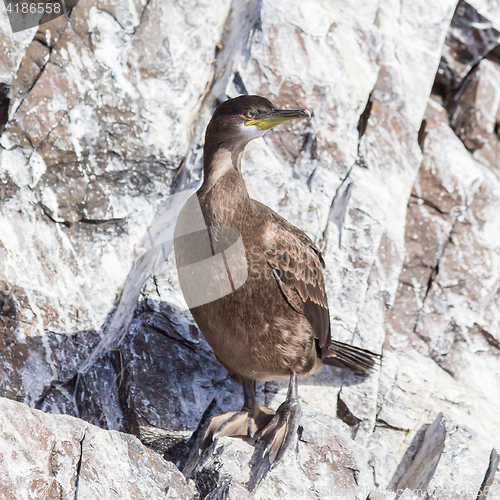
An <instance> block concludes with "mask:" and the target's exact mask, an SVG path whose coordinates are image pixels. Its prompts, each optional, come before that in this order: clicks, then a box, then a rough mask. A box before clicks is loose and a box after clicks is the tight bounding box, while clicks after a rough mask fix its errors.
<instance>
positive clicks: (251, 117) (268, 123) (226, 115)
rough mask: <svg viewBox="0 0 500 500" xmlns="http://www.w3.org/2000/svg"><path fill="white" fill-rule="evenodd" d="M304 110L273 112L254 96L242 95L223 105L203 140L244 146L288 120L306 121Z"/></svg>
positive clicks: (265, 102)
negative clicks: (302, 119) (304, 119)
mask: <svg viewBox="0 0 500 500" xmlns="http://www.w3.org/2000/svg"><path fill="white" fill-rule="evenodd" d="M310 117H311V113H309V111H307V109H292V110H283V109H276V107H275V106H274V105H273V103H272V102H271V101H269V100H267V99H266V98H264V97H261V96H258V95H242V96H239V97H235V98H233V99H228V100H227V101H225V102H223V103H222V104H221V105H220V106H219V107H218V108H217V109H216V110H215V113H214V114H213V116H212V119H211V120H210V123H209V124H208V127H207V135H206V140H207V141H210V142H213V143H215V144H222V143H234V144H236V143H245V144H246V143H247V142H248V141H250V140H252V139H256V138H257V137H262V136H263V135H264V134H265V133H266V132H267V130H269V129H271V128H273V127H275V126H276V125H279V124H280V123H283V122H286V121H288V120H296V119H298V118H310Z"/></svg>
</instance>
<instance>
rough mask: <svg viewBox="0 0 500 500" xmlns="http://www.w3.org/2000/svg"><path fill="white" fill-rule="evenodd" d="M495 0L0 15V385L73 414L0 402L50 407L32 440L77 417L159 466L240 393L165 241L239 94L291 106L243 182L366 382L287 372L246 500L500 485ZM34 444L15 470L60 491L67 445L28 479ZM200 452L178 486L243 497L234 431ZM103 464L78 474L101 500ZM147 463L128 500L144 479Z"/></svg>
mask: <svg viewBox="0 0 500 500" xmlns="http://www.w3.org/2000/svg"><path fill="white" fill-rule="evenodd" d="M499 12H500V11H499V9H498V5H497V2H495V1H493V0H491V1H489V0H471V1H470V2H469V3H466V2H464V1H460V2H457V1H453V0H446V1H440V2H435V1H431V0H420V1H418V2H414V1H410V0H403V1H401V2H396V1H394V0H378V1H375V0H373V1H368V2H366V1H359V0H355V1H346V0H334V1H328V2H326V1H323V0H309V1H304V0H301V1H299V0H290V1H287V2H286V3H283V2H281V3H280V2H273V1H271V0H251V1H246V0H232V1H230V0H217V1H215V2H211V1H206V0H189V1H186V2H175V1H167V2H158V1H157V0H151V1H144V0H135V1H133V2H129V3H127V4H124V3H123V2H117V1H115V0H98V1H92V0H80V2H79V3H78V5H77V6H76V7H75V8H74V9H73V11H72V14H71V18H70V19H65V18H63V17H62V18H59V19H57V20H55V21H52V22H51V23H49V24H47V25H44V26H42V27H41V28H40V29H39V30H36V29H31V30H27V31H25V32H20V33H17V34H15V35H12V34H11V33H10V31H9V30H10V29H9V26H8V23H7V17H6V14H5V12H4V11H2V12H0V38H1V39H2V43H3V47H4V48H5V50H4V51H3V52H2V54H0V134H1V136H0V359H1V363H0V395H1V396H5V397H7V398H9V399H11V400H17V401H21V402H24V403H26V404H28V405H29V406H30V407H31V408H38V409H41V410H44V411H45V412H48V413H54V414H56V413H63V414H67V415H72V416H74V417H79V418H80V419H81V420H73V419H70V418H69V417H62V416H61V417H59V416H57V417H56V416H54V417H50V416H49V415H43V417H42V416H41V415H42V414H40V413H38V412H36V411H35V410H28V409H26V408H25V407H20V406H15V408H24V409H23V410H19V412H21V414H23V415H28V416H29V415H31V416H30V417H29V418H30V419H32V418H33V419H34V418H37V419H38V418H39V419H42V420H43V421H45V420H44V419H49V418H54V419H56V420H57V419H60V420H57V422H59V421H61V422H63V421H64V422H72V423H73V424H71V425H72V427H71V428H72V429H73V428H74V429H77V430H74V431H70V430H67V431H66V430H65V429H66V427H64V426H63V425H62V424H61V426H60V433H58V432H55V433H53V437H52V438H50V439H53V440H55V441H57V440H58V439H63V438H64V439H66V438H65V437H64V436H66V434H65V433H66V432H67V433H69V434H67V435H68V436H70V437H68V440H69V441H70V442H71V443H73V444H72V445H71V446H73V448H75V447H76V448H75V449H76V452H78V446H79V443H80V441H81V438H82V436H83V434H82V433H84V432H85V429H87V434H85V436H86V437H85V439H84V440H83V445H84V448H85V450H86V451H85V454H84V455H83V456H84V457H88V459H89V461H90V460H93V461H95V463H96V464H97V463H104V462H102V460H104V459H103V458H102V457H99V456H93V455H92V454H93V453H94V451H92V448H91V445H92V444H94V445H95V446H96V448H95V449H101V448H102V446H106V447H107V448H109V447H110V446H111V444H112V446H111V448H112V450H113V453H117V455H116V460H121V459H120V458H119V457H120V456H121V457H127V456H130V457H131V456H134V457H135V456H136V455H135V454H136V453H138V451H137V450H138V449H139V448H137V447H138V446H139V445H138V444H137V441H136V440H135V439H134V438H132V437H129V438H126V437H123V435H122V434H118V433H116V432H107V431H104V430H97V429H96V428H94V427H91V426H90V424H95V425H97V426H99V427H102V428H104V429H108V430H114V431H123V432H127V433H130V434H134V435H135V436H137V437H139V438H140V439H141V440H142V441H143V443H146V444H147V445H148V446H149V447H151V448H152V449H154V450H156V451H158V452H160V453H162V454H164V456H165V457H166V458H167V459H168V460H169V461H172V462H173V463H174V464H176V465H177V466H179V467H180V468H182V466H183V464H184V462H185V460H186V457H187V455H188V453H189V446H190V441H189V439H190V437H191V436H192V434H193V432H196V430H197V429H198V426H199V423H200V421H203V419H206V418H207V417H208V416H209V415H210V414H214V413H219V412H223V411H229V410H234V409H236V408H238V407H239V406H241V403H242V395H241V390H240V388H239V386H238V385H237V384H236V383H235V382H234V381H232V380H230V379H229V378H228V376H227V373H226V372H225V371H224V370H223V369H222V368H221V367H220V365H219V364H218V363H217V361H216V360H215V358H214V356H213V353H212V352H211V350H210V348H209V347H208V345H207V344H206V342H205V340H204V339H203V337H202V336H201V335H200V333H199V331H198V330H197V328H196V325H195V324H194V322H193V320H192V318H191V316H190V314H189V311H187V310H186V305H185V302H184V300H183V297H182V295H181V293H180V289H179V285H178V282H177V276H176V270H175V265H174V262H173V259H172V255H171V253H170V250H171V246H172V241H171V240H172V229H173V223H174V221H175V214H176V213H177V212H178V210H179V209H180V207H181V206H182V204H183V203H184V201H185V200H186V199H187V196H188V195H189V194H190V193H191V192H192V190H193V189H194V188H196V187H197V185H198V184H199V183H200V180H201V165H202V145H203V140H204V130H205V127H206V124H207V123H208V120H209V119H210V116H211V114H212V112H213V109H214V107H215V106H216V105H217V103H218V102H220V101H222V100H224V99H225V98H226V97H227V96H235V95H238V94H241V93H258V94H261V95H264V96H266V97H268V98H269V99H271V100H272V101H273V102H274V103H275V104H276V105H278V106H284V107H305V108H308V109H310V110H311V112H312V113H313V117H312V119H311V120H309V121H306V120H304V121H301V122H298V123H290V124H289V125H283V126H282V127H281V128H277V129H276V130H273V131H271V132H269V133H268V134H267V135H266V136H265V137H264V138H263V139H259V140H258V141H254V142H252V143H251V144H250V145H249V146H248V148H247V150H246V151H245V155H244V159H243V170H244V175H245V179H246V182H247V185H248V188H249V191H250V192H251V194H252V196H254V197H255V198H257V199H259V200H260V201H262V202H264V203H266V204H267V205H269V206H270V207H271V208H273V209H274V210H276V211H277V212H279V213H280V214H282V215H283V216H284V217H286V218H287V219H288V220H290V222H292V223H294V224H295V225H297V226H298V227H300V228H302V229H303V230H304V231H306V232H307V233H308V235H309V236H310V237H311V238H312V239H313V240H314V241H315V242H316V243H317V244H318V245H319V246H320V247H321V249H322V251H323V252H324V256H325V261H326V263H327V270H326V274H325V279H326V286H327V292H328V299H329V304H330V309H331V324H332V332H333V336H334V337H335V338H336V339H339V340H342V341H346V342H353V343H355V344H356V345H359V346H362V347H366V348H369V349H372V350H375V351H377V352H383V354H384V358H383V362H382V365H381V366H380V367H378V368H377V370H376V371H375V372H374V373H373V374H371V375H370V376H369V377H367V378H361V377H359V376H358V375H356V374H350V373H342V372H341V371H340V370H338V369H335V368H332V367H323V368H322V369H321V370H320V371H318V372H317V373H315V374H313V375H312V376H310V377H308V378H305V379H303V380H301V382H300V387H299V395H300V398H301V400H302V402H303V407H304V418H303V421H302V427H303V431H302V434H301V437H300V438H299V440H298V442H297V447H296V449H295V450H292V451H291V452H290V453H289V454H288V456H287V457H286V459H285V461H284V462H283V464H281V465H279V466H278V467H277V468H276V469H275V470H273V471H272V472H271V473H270V475H269V476H268V477H267V479H266V480H265V481H264V483H263V484H262V485H261V487H260V488H259V489H258V490H257V491H256V492H255V498H262V499H263V498H286V497H288V496H292V497H293V495H295V496H297V497H298V498H328V497H335V498H344V497H345V498H352V499H354V498H358V499H359V500H366V499H367V498H368V496H369V498H370V499H371V500H375V499H377V500H378V499H380V500H382V499H384V500H385V499H388V500H394V498H396V497H398V498H399V499H401V498H408V499H413V498H418V497H421V496H422V495H421V494H419V491H418V490H419V489H426V490H427V491H428V496H429V498H432V499H435V500H437V499H443V500H444V499H445V498H450V499H452V498H453V499H457V500H458V499H464V498H467V499H469V498H470V499H471V500H476V498H477V495H478V492H482V493H483V496H484V493H485V492H486V491H487V490H488V496H487V497H486V498H493V499H494V498H495V495H497V496H498V495H500V493H498V484H499V481H500V472H498V463H497V461H496V459H495V456H496V455H495V454H494V453H493V451H492V449H495V450H497V451H498V450H500V443H499V442H498V436H499V435H500V424H499V421H498V418H497V415H498V414H499V412H500V408H499V405H498V401H500V398H499V396H500V393H499V387H498V383H497V381H498V378H499V376H500V357H499V356H500V337H499V335H498V332H499V331H500V328H499V327H500V317H499V312H498V300H499V297H500V295H499V294H500V275H499V272H500V271H499V270H500V241H499V239H498V235H499V234H500V227H499V222H498V221H499V218H498V213H499V210H500V206H499V204H500V174H499V172H500V170H499V166H498V165H500V161H499V160H500V139H499V137H498V134H497V132H498V124H497V123H496V122H498V120H499V116H498V113H497V111H498V103H499V102H500V93H499V91H498V90H499V89H498V80H499V79H498V67H497V63H498V61H497V59H498V56H497V49H496V48H497V46H498V42H499V40H498V31H497V30H499V29H500V17H499ZM432 89H434V92H437V93H438V94H439V95H433V96H432V97H431V98H430V94H431V90H432ZM450 124H451V126H450ZM471 151H473V153H471ZM346 190H348V195H347V196H344V194H345V193H346ZM346 201H347V209H346V212H345V216H343V217H340V218H339V216H338V213H339V212H340V213H343V210H341V208H343V205H344V204H345V202H346ZM257 389H258V391H257V392H258V399H259V401H260V402H261V403H265V404H267V405H269V406H271V407H272V408H275V409H276V408H277V407H278V405H279V404H280V403H281V402H282V401H283V400H284V398H285V395H286V383H281V382H268V383H266V384H258V386H257ZM3 404H4V405H9V404H10V405H14V403H3ZM9 408H10V407H9ZM23 412H24V413H23ZM32 415H37V417H32ZM26 418H27V417H26ZM61 419H62V420H61ZM9 425H10V424H9ZM65 425H66V424H65ZM68 425H69V424H68ZM58 430H59V429H58ZM71 436H72V437H71ZM117 436H121V437H120V438H119V439H118V438H117ZM117 439H118V441H116V440H117ZM55 441H54V442H55ZM124 443H125V444H124ZM130 443H133V444H130ZM87 445H88V448H86V446H87ZM9 446H12V447H11V448H9V450H14V451H15V449H17V452H20V450H21V449H24V448H22V446H24V444H22V443H21V442H16V443H14V444H12V443H11V445H9ZM37 446H39V448H36V450H34V451H33V454H34V455H36V456H34V457H33V460H35V461H38V462H37V463H39V464H43V465H40V467H41V468H40V469H33V470H32V471H31V472H30V473H29V474H28V473H26V474H24V472H23V474H22V477H21V476H19V477H18V481H24V482H23V483H22V484H23V485H24V486H23V487H24V488H25V489H26V488H31V489H33V492H35V493H37V492H38V491H39V490H37V489H36V488H38V487H40V488H45V487H47V488H50V487H51V484H54V485H55V486H54V488H66V489H65V490H64V491H66V490H67V491H70V493H69V496H70V497H71V498H74V491H73V490H71V487H73V488H74V478H75V477H76V476H77V471H79V477H80V478H82V477H83V476H82V473H83V474H86V473H87V472H89V471H90V470H91V469H87V465H86V464H87V462H86V461H85V460H82V462H81V464H80V467H79V466H78V459H76V461H75V460H74V459H73V458H71V459H68V460H69V461H68V462H67V463H66V462H65V464H66V465H65V468H64V472H61V474H60V475H59V474H56V475H52V476H50V471H49V469H47V467H48V466H47V465H46V462H47V460H46V457H47V450H46V449H45V448H43V446H46V443H45V444H43V443H42V444H40V445H37ZM16 447H17V448H16ZM127 447H128V451H127ZM73 448H72V449H73ZM95 449H94V450H95ZM132 449H133V451H130V450H132ZM140 449H141V450H143V448H140ZM35 451H36V453H35ZM49 451H50V450H49ZM87 451H88V453H87ZM213 451H214V452H215V454H212V455H210V456H207V457H206V459H205V462H204V463H203V464H202V466H201V468H200V469H199V470H198V471H197V473H196V477H195V483H196V485H197V488H198V495H199V496H200V498H204V497H208V498H209V499H211V500H215V499H217V498H245V497H246V496H248V495H246V493H244V492H243V490H242V488H243V486H242V485H243V484H244V483H245V481H246V480H247V479H246V478H247V477H248V462H249V459H250V458H251V456H252V447H251V445H250V444H248V443H245V442H243V441H242V440H238V439H230V438H224V439H221V440H220V442H219V443H218V444H217V447H216V448H215V449H214V450H213ZM76 452H75V453H76ZM96 453H97V452H96ZM110 453H111V452H110ZM144 453H146V454H145V455H143V457H149V458H148V460H153V459H152V458H151V457H155V460H160V459H157V458H156V455H154V454H151V455H150V453H152V452H144ZM49 454H50V453H49ZM70 455H71V457H73V456H74V454H73V451H72V452H71V454H70ZM19 456H20V455H19ZM429 456H432V457H433V460H432V461H429V460H427V458H428V457H429ZM92 457H93V458H92ZM110 457H111V455H110ZM20 460H21V458H20ZM134 460H135V458H134ZM144 460H146V459H144ZM92 463H94V462H92ZM119 463H122V462H119ZM141 463H143V462H141ZM151 463H152V462H151ZM155 463H156V462H155ZM158 463H161V464H165V463H166V462H162V461H161V460H160V461H159V462H158ZM158 463H156V465H155V467H156V466H157V465H158ZM89 464H90V462H89ZM422 464H424V467H423V469H422ZM429 464H432V467H429ZM44 467H45V468H44ZM89 467H90V466H89ZM162 467H167V469H168V470H169V471H174V470H175V469H174V468H173V466H171V465H168V466H165V465H162V466H161V467H160V469H161V470H162V471H165V470H167V469H165V468H162ZM125 470H128V469H126V468H125V466H124V467H123V468H121V467H119V466H117V467H115V466H113V467H112V468H111V467H110V468H109V471H108V472H109V474H108V475H106V476H103V475H102V474H103V471H102V469H101V470H99V468H97V469H96V471H97V472H96V474H98V477H100V481H101V482H102V484H104V485H105V487H106V488H108V487H109V488H115V489H116V490H117V491H120V492H121V493H120V494H121V495H122V497H125V498H126V495H127V494H129V495H132V494H133V493H132V490H130V491H129V493H126V492H125V490H121V489H120V488H124V487H125V486H124V485H123V484H121V483H120V478H123V476H122V475H120V474H122V473H123V472H124V471H125ZM155 470H157V469H155ZM158 470H159V469H158ZM203 470H206V473H205V474H203V473H202V471H203ZM9 471H10V469H9ZM47 471H48V472H47ZM14 472H15V471H14ZM9 473H11V472H9ZM12 473H13V472H12ZM89 473H90V472H89ZM143 473H144V474H146V472H145V471H144V470H143V472H141V473H140V474H143ZM46 474H49V476H50V477H49V476H47V475H46ZM134 474H135V472H134ZM148 474H149V473H148ZM148 474H146V476H141V477H143V480H141V481H143V482H142V483H140V484H142V485H143V486H144V488H143V490H141V491H143V492H146V491H147V489H148V488H150V490H149V494H148V496H149V497H150V498H154V497H155V494H156V493H155V491H156V490H155V489H154V488H156V487H157V485H158V484H161V485H163V484H167V483H162V482H161V481H163V479H158V478H159V477H160V476H155V474H160V472H154V473H151V474H149V475H148ZM161 474H163V472H162V473H161ZM172 474H173V475H171V477H174V476H175V477H176V478H178V477H179V476H178V475H176V474H178V473H177V472H175V474H174V472H172ZM99 475H100V476H99ZM167 476H168V474H167ZM24 477H25V479H23V478H24ZM96 477H97V476H96ZM162 477H164V476H162ZM19 478H20V479H19ZM51 478H52V479H51ZM54 478H55V479H54ZM154 478H156V479H154ZM153 479H154V480H153ZM49 480H50V481H53V483H50V481H49ZM29 481H33V485H32V486H29V487H28V486H26V485H27V484H28V482H29ZM37 481H38V482H37ZM46 481H49V482H46ZM158 481H159V482H158ZM49 483H50V484H49ZM85 484H86V483H84V482H83V479H81V480H79V492H80V493H79V495H80V494H81V495H83V493H82V492H83V491H88V497H89V498H95V495H96V494H97V493H96V490H92V488H93V486H91V485H90V483H89V485H88V486H85ZM92 484H94V483H92ZM137 484H139V483H137ZM176 484H177V483H176ZM179 484H180V483H179ZM37 485H38V486H37ZM47 485H48V486H47ZM72 485H73V486H72ZM0 487H1V486H0ZM85 488H88V490H85ZM176 488H177V486H176ZM179 488H180V486H179ZM495 488H496V489H495ZM398 490H404V491H398ZM61 491H63V490H61ZM109 491H111V490H109ZM171 491H172V492H170V490H169V493H168V495H172V498H175V496H173V495H174V491H176V490H175V489H174V490H171ZM179 491H181V490H179ZM182 491H184V490H182ZM186 491H187V490H186ZM58 492H59V490H57V491H56V490H54V492H53V493H51V495H52V494H54V495H56V494H59V493H58ZM420 493H422V492H420ZM72 494H73V496H72ZM86 494H87V493H86ZM141 494H142V493H141ZM144 494H146V493H144ZM179 494H180V493H179ZM186 494H189V495H192V493H191V491H190V490H189V493H186ZM124 495H125V496H124ZM398 495H399V496H398ZM60 496H61V495H59V497H60ZM59 497H57V496H55V498H59ZM63 498H64V496H63ZM82 498H83V497H82ZM131 498H133V496H131ZM167 498H169V497H168V496H167ZM187 498H191V497H190V496H188V497H187Z"/></svg>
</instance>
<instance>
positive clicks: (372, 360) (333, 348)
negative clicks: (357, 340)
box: [322, 340, 381, 372]
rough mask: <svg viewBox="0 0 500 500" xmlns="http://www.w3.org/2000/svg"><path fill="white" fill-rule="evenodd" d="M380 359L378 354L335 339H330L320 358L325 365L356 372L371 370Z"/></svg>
mask: <svg viewBox="0 0 500 500" xmlns="http://www.w3.org/2000/svg"><path fill="white" fill-rule="evenodd" d="M380 359H381V355H380V354H375V353H374V352H371V351H368V350H367V349H361V347H355V346H353V345H349V344H344V343H343V342H337V341H335V340H332V342H331V344H330V345H329V346H328V348H327V349H325V350H324V351H323V352H322V360H323V363H324V364H325V365H330V366H336V367H338V368H346V369H347V370H353V371H357V372H366V371H369V370H371V369H372V368H373V367H374V365H375V364H377V363H378V362H379V361H380Z"/></svg>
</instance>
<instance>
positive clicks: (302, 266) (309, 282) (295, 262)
mask: <svg viewBox="0 0 500 500" xmlns="http://www.w3.org/2000/svg"><path fill="white" fill-rule="evenodd" d="M256 203H258V202H256ZM259 205H260V204H259ZM266 211H267V212H268V213H270V215H271V216H270V221H269V222H270V224H271V225H272V230H271V231H269V233H270V234H273V235H274V236H273V237H272V238H271V239H270V240H268V241H267V242H266V244H265V247H266V250H265V252H264V253H265V256H266V260H267V263H268V264H269V266H270V267H271V268H272V270H273V275H274V277H275V279H276V281H277V283H278V286H279V288H280V290H281V292H282V293H283V295H284V296H285V298H286V300H287V301H288V303H289V304H290V306H291V307H292V308H293V309H294V310H295V311H297V312H299V313H301V314H304V315H305V316H306V318H307V319H308V320H309V322H310V323H311V326H312V329H313V332H314V336H315V338H316V339H317V340H318V345H319V347H320V348H325V347H327V346H329V345H330V342H331V332H330V316H329V312H328V301H327V296H326V291H325V281H324V277H323V268H324V267H325V263H324V261H323V257H322V256H321V252H320V251H319V249H318V248H317V247H316V245H315V244H314V243H313V241H312V240H311V239H310V238H309V237H308V236H307V235H306V234H304V233H303V232H302V231H301V230H300V229H298V228H296V227H295V226H293V225H292V224H290V223H289V222H288V221H287V220H285V219H283V218H282V217H281V216H279V215H278V214H277V213H275V212H270V211H269V209H268V208H267V207H266Z"/></svg>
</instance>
